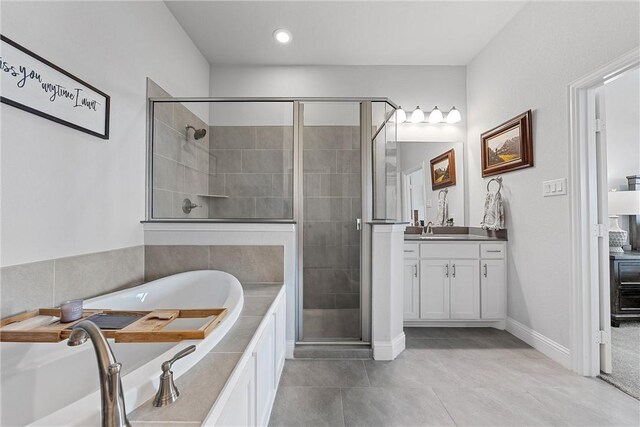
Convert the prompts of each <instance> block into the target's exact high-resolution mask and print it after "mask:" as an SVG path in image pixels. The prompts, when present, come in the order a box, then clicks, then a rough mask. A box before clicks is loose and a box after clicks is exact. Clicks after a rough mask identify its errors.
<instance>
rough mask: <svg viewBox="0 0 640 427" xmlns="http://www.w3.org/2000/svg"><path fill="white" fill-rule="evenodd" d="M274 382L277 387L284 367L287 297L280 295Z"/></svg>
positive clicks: (277, 312)
mask: <svg viewBox="0 0 640 427" xmlns="http://www.w3.org/2000/svg"><path fill="white" fill-rule="evenodd" d="M275 316H276V383H275V387H276V389H277V388H278V382H279V381H280V374H282V369H283V368H284V359H285V356H286V354H285V350H286V334H287V298H286V296H285V295H283V296H282V298H281V299H280V302H279V303H278V307H277V308H276V313H275Z"/></svg>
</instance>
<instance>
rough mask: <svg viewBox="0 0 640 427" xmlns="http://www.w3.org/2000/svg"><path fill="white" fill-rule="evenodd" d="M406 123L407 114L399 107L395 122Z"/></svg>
mask: <svg viewBox="0 0 640 427" xmlns="http://www.w3.org/2000/svg"><path fill="white" fill-rule="evenodd" d="M406 121H407V113H405V112H404V110H403V109H402V107H401V106H398V109H397V110H396V117H395V122H396V123H404V122H406Z"/></svg>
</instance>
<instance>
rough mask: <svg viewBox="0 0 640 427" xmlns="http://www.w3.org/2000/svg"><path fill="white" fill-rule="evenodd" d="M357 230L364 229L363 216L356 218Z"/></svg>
mask: <svg viewBox="0 0 640 427" xmlns="http://www.w3.org/2000/svg"><path fill="white" fill-rule="evenodd" d="M356 230H358V231H360V230H362V218H356Z"/></svg>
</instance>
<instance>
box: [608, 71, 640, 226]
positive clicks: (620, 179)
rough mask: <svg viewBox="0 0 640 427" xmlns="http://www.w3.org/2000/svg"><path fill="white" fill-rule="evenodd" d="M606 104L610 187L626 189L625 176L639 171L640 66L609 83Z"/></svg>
mask: <svg viewBox="0 0 640 427" xmlns="http://www.w3.org/2000/svg"><path fill="white" fill-rule="evenodd" d="M604 104H605V114H606V135H607V174H608V178H609V179H608V182H609V187H608V188H609V190H611V189H612V188H615V189H617V190H626V189H627V188H628V187H627V182H628V181H627V178H626V177H627V176H629V175H638V174H640V70H638V69H636V70H633V71H629V72H627V73H625V74H623V75H622V76H620V77H619V78H617V79H615V80H613V81H612V82H610V83H608V84H606V85H605V86H604ZM624 222H626V221H624Z"/></svg>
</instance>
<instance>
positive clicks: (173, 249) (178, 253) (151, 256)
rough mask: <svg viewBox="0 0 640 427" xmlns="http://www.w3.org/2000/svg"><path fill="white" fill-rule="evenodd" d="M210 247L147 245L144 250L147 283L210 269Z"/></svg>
mask: <svg viewBox="0 0 640 427" xmlns="http://www.w3.org/2000/svg"><path fill="white" fill-rule="evenodd" d="M208 257H209V248H208V246H187V245H184V246H178V245H146V246H145V250H144V275H145V281H147V282H148V281H151V280H155V279H159V278H161V277H166V276H170V275H172V274H176V273H182V272H185V271H193V270H206V269H207V268H208Z"/></svg>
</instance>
